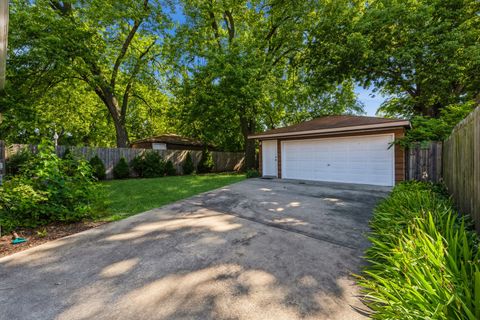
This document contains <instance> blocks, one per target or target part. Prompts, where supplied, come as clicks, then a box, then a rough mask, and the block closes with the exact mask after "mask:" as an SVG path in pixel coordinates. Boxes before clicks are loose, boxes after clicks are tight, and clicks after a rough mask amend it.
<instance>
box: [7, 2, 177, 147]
mask: <svg viewBox="0 0 480 320" xmlns="http://www.w3.org/2000/svg"><path fill="white" fill-rule="evenodd" d="M169 8H170V9H171V7H170V5H169V1H166V2H164V1H161V0H145V1H133V0H116V1H111V0H108V1H99V0H88V1H46V0H34V1H25V0H13V1H11V4H10V26H11V27H10V30H11V32H10V35H9V47H10V50H9V68H8V73H9V74H8V76H7V78H8V82H7V86H6V91H5V95H4V96H3V97H1V98H2V101H1V103H0V106H1V107H2V110H0V112H2V114H4V115H5V121H4V122H2V125H1V127H0V130H1V131H0V132H1V133H2V136H8V137H9V138H10V139H12V138H15V134H16V133H17V134H18V135H17V137H19V138H20V139H21V140H23V141H25V140H27V141H29V142H36V141H35V140H37V139H39V137H40V136H45V135H47V134H48V135H49V136H51V135H52V134H53V132H54V131H57V132H58V133H59V135H60V141H62V142H65V141H67V142H71V143H74V144H83V143H90V144H101V143H103V142H106V143H108V144H111V143H112V142H113V141H112V140H114V141H116V143H117V145H118V146H126V145H127V142H128V131H127V130H128V129H134V130H135V131H133V132H134V135H135V132H139V133H147V132H149V131H150V132H151V131H153V130H157V128H158V127H159V126H160V127H162V126H163V124H164V121H161V120H160V119H159V118H160V116H159V111H160V110H161V107H163V106H164V105H165V104H166V103H167V102H168V101H167V98H166V96H165V95H164V94H163V92H161V91H160V90H158V89H159V88H158V86H159V83H160V81H161V77H162V74H163V72H162V71H163V70H160V69H161V68H162V67H160V69H159V68H154V67H153V66H154V65H155V66H159V65H160V66H161V64H160V56H161V46H160V44H161V43H162V38H163V37H164V35H165V32H167V31H168V29H169V26H170V23H169V19H168V17H167V15H166V13H165V12H164V11H168V10H169ZM79 102H80V103H79ZM159 120H160V121H159ZM157 124H160V125H157ZM38 132H39V133H40V134H39V133H38Z"/></svg>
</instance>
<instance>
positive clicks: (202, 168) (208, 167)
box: [197, 148, 215, 173]
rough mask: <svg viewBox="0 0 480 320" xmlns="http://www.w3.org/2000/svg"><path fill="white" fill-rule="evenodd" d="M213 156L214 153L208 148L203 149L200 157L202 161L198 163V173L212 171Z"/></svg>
mask: <svg viewBox="0 0 480 320" xmlns="http://www.w3.org/2000/svg"><path fill="white" fill-rule="evenodd" d="M214 165H215V164H214V163H213V157H212V153H211V152H210V151H209V150H208V149H206V148H205V149H203V151H202V157H201V158H200V161H199V162H198V165H197V172H198V173H209V172H212V170H213V167H214Z"/></svg>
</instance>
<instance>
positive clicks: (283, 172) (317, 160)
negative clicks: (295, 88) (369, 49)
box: [250, 116, 410, 186]
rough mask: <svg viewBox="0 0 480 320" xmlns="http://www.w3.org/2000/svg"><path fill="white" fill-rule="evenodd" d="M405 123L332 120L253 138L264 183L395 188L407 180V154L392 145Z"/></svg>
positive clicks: (352, 118) (371, 119) (356, 118)
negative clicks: (280, 181)
mask: <svg viewBox="0 0 480 320" xmlns="http://www.w3.org/2000/svg"><path fill="white" fill-rule="evenodd" d="M409 127H410V122H409V121H406V120H397V119H384V118H376V117H360V116H327V117H321V118H317V119H313V120H311V121H306V122H302V123H300V124H297V125H293V126H289V127H284V128H279V129H273V130H269V131H266V132H263V133H258V134H255V135H252V136H250V138H251V139H258V140H260V170H261V173H262V176H263V177H276V178H283V179H301V180H314V181H331V182H346V183H360V184H372V185H381V186H393V185H394V184H395V182H399V181H403V180H404V179H405V153H404V150H403V149H402V148H401V147H400V146H398V145H392V142H393V141H394V140H395V139H397V138H400V137H403V136H404V134H405V130H406V129H407V128H409Z"/></svg>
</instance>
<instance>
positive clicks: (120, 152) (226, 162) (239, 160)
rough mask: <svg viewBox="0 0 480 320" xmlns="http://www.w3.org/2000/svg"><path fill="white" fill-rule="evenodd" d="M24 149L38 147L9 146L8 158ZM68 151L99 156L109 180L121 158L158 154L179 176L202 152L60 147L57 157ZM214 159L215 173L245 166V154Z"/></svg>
mask: <svg viewBox="0 0 480 320" xmlns="http://www.w3.org/2000/svg"><path fill="white" fill-rule="evenodd" d="M24 148H30V149H31V150H32V151H34V150H35V148H36V146H28V145H22V144H13V145H9V146H8V147H7V148H6V158H7V159H8V157H10V156H11V155H13V154H15V153H17V152H19V151H20V150H22V149H24ZM66 149H70V151H71V152H72V154H73V155H74V156H76V157H79V158H83V159H87V160H89V159H91V158H92V157H94V156H95V155H98V157H99V158H100V159H102V161H103V163H104V164H105V168H106V172H107V179H111V178H113V167H114V166H115V165H116V164H117V163H118V161H119V160H120V158H122V157H123V158H125V160H127V162H130V161H132V160H133V158H135V157H136V156H137V155H139V154H142V153H144V152H146V151H154V152H158V153H159V154H160V155H161V156H162V158H163V159H165V160H171V161H172V162H173V164H174V166H175V168H176V170H177V173H178V174H181V173H182V164H183V162H184V161H185V157H186V156H187V153H189V152H190V155H191V156H192V160H193V163H194V164H195V166H196V165H197V164H198V162H199V161H200V158H201V155H202V151H198V150H151V149H131V148H95V147H69V146H58V147H57V155H59V156H62V155H63V154H64V153H65V150H66ZM212 158H213V162H214V167H213V171H215V172H227V171H238V170H240V169H241V166H242V165H243V159H244V154H243V153H240V152H218V151H212Z"/></svg>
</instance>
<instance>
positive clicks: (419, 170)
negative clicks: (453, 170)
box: [407, 141, 442, 182]
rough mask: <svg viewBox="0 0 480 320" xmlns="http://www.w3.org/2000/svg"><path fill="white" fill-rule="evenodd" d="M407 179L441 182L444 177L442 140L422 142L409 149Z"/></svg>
mask: <svg viewBox="0 0 480 320" xmlns="http://www.w3.org/2000/svg"><path fill="white" fill-rule="evenodd" d="M407 155H408V159H407V179H408V180H420V181H432V182H439V181H440V180H441V177H442V142H438V141H432V142H429V143H428V145H422V144H420V143H418V144H415V145H413V146H412V147H410V148H409V149H408V153H407Z"/></svg>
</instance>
